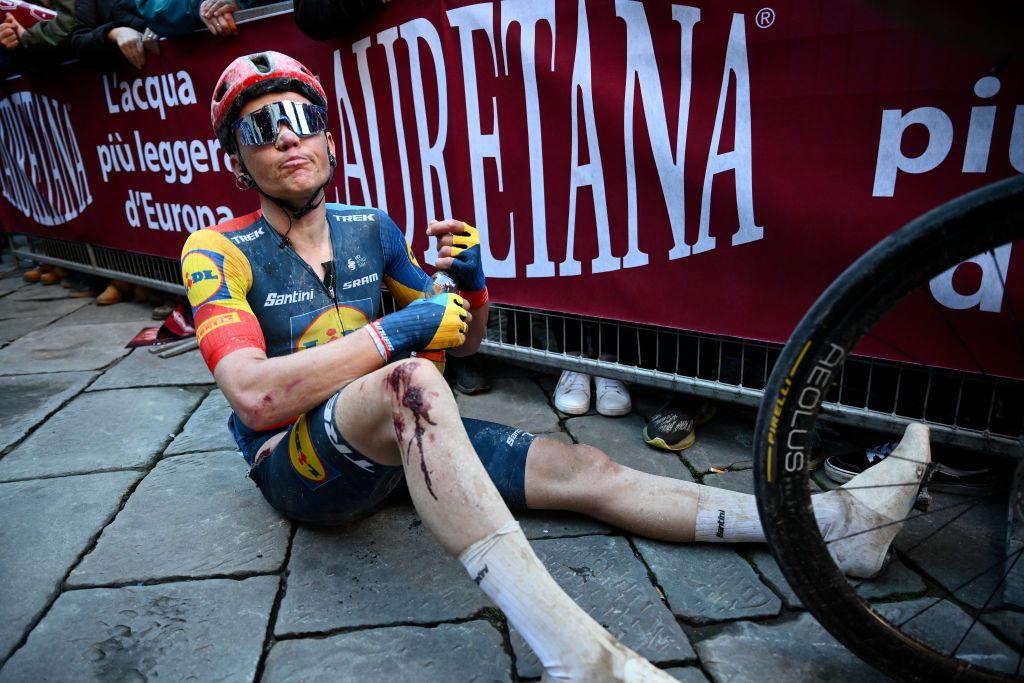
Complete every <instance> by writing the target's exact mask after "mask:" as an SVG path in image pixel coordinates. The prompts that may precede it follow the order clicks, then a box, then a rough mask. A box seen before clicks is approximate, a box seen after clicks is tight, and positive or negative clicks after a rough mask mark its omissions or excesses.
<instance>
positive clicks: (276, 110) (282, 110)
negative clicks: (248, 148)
mask: <svg viewBox="0 0 1024 683" xmlns="http://www.w3.org/2000/svg"><path fill="white" fill-rule="evenodd" d="M282 121H283V122H284V123H285V124H287V126H288V127H289V128H291V129H292V132H293V133H295V134H296V135H298V136H299V137H300V138H308V137H309V136H311V135H316V134H317V133H320V132H322V131H324V130H326V129H327V110H326V109H324V108H323V107H319V106H317V105H315V104H309V103H308V102H295V101H293V100H281V101H280V102H271V103H270V104H268V105H266V106H265V107H261V108H259V109H257V110H256V111H254V112H252V113H251V114H247V115H246V116H243V117H242V118H240V119H238V120H237V121H235V122H234V123H233V124H232V125H231V131H232V132H234V131H236V130H237V131H241V133H242V134H241V143H242V144H243V145H270V144H273V143H274V141H275V140H276V139H277V136H278V134H279V133H280V130H281V122H282Z"/></svg>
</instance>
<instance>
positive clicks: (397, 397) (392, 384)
mask: <svg viewBox="0 0 1024 683" xmlns="http://www.w3.org/2000/svg"><path fill="white" fill-rule="evenodd" d="M415 368H416V366H415V365H412V364H411V363H405V364H401V365H398V366H396V367H395V368H394V369H393V370H391V372H389V373H388V376H387V378H386V380H385V383H386V385H387V388H388V390H389V391H390V392H391V396H392V398H393V399H394V401H395V403H396V404H398V405H401V406H403V407H404V408H407V409H408V410H409V412H411V413H412V418H413V425H412V430H411V434H410V435H409V439H408V441H407V442H406V444H405V447H404V448H403V449H402V454H403V461H404V462H405V465H406V467H408V466H409V458H410V457H412V455H413V454H414V452H417V451H418V452H419V456H420V464H419V469H420V474H422V475H423V483H424V485H425V486H426V487H427V492H429V493H430V495H431V497H433V499H434V500H437V494H436V493H434V487H433V484H432V483H431V481H430V468H429V467H428V465H427V456H426V452H425V451H424V450H423V435H424V434H425V433H426V431H427V425H430V426H432V427H436V426H437V423H436V422H434V421H433V420H431V419H430V405H431V404H430V401H429V400H428V397H427V396H426V395H425V394H424V391H423V389H421V388H420V387H418V386H414V385H413V384H412V383H411V382H410V379H411V377H412V374H413V372H414V371H415ZM433 397H434V398H435V399H436V398H437V397H438V394H437V393H436V392H435V393H434V394H433ZM392 423H393V424H394V425H395V436H396V437H397V439H398V441H399V442H401V441H402V440H403V439H404V438H405V434H406V432H407V431H409V430H407V428H406V424H405V414H404V413H402V412H397V411H396V412H395V414H394V417H393V418H392ZM414 442H415V448H414Z"/></svg>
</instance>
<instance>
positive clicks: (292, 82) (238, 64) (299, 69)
mask: <svg viewBox="0 0 1024 683" xmlns="http://www.w3.org/2000/svg"><path fill="white" fill-rule="evenodd" d="M270 92H297V93H299V94H300V95H302V96H304V97H306V98H307V99H308V100H309V101H310V102H312V103H313V104H318V105H320V106H321V107H323V108H324V109H326V108H327V94H326V93H325V92H324V89H323V86H321V85H320V81H318V80H317V79H316V77H315V76H314V75H313V74H312V72H310V70H309V69H307V68H306V67H304V66H303V65H302V64H300V63H299V62H298V61H296V60H295V59H292V58H291V57H289V56H288V55H285V54H281V53H280V52H271V51H267V52H256V53H254V54H251V55H246V56H244V57H239V58H238V59H236V60H235V61H233V62H231V64H229V65H228V68H226V69H224V73H222V74H221V75H220V79H219V80H218V81H217V87H215V88H214V89H213V100H212V101H211V102H210V121H211V122H212V123H213V130H214V132H215V133H216V134H217V139H218V140H220V144H221V147H222V148H223V149H224V151H225V152H227V153H228V154H232V153H234V152H235V151H236V150H235V141H234V138H233V137H232V135H231V124H232V123H234V122H235V121H236V120H237V119H238V114H239V112H241V111H242V107H244V106H245V103H246V102H249V101H250V100H254V99H256V98H257V97H259V96H261V95H265V94H267V93H270Z"/></svg>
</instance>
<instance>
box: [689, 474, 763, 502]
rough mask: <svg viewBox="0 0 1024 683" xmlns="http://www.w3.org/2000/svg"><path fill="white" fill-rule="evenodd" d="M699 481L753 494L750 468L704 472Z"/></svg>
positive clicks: (752, 477) (752, 479) (752, 476)
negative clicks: (734, 470) (735, 470)
mask: <svg viewBox="0 0 1024 683" xmlns="http://www.w3.org/2000/svg"><path fill="white" fill-rule="evenodd" d="M701 481H703V482H704V484H705V485H706V486H714V487H715V488H718V489H727V490H729V491H736V492H738V493H747V494H749V495H751V496H752V495H754V473H753V471H751V470H742V471H740V472H731V471H725V472H722V473H720V474H718V473H714V472H711V473H708V474H705V475H704V477H703V478H702V479H701Z"/></svg>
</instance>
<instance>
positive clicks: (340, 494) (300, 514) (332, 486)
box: [232, 394, 535, 525]
mask: <svg viewBox="0 0 1024 683" xmlns="http://www.w3.org/2000/svg"><path fill="white" fill-rule="evenodd" d="M338 396H339V394H335V395H334V396H332V397H331V398H329V399H327V400H326V401H324V402H323V403H321V404H320V405H319V406H317V407H315V408H313V409H312V410H310V411H309V412H308V413H306V414H304V415H302V416H301V417H300V418H299V419H298V420H296V421H295V423H294V424H292V426H291V428H290V429H289V430H288V434H287V436H285V437H284V438H283V439H281V441H280V442H279V443H278V444H277V445H276V446H275V447H274V449H273V451H272V452H271V453H270V454H269V455H265V456H263V457H259V456H257V452H258V451H259V448H260V446H262V444H263V443H264V442H266V440H267V439H269V438H271V437H272V436H273V434H271V435H268V436H267V437H266V438H262V439H258V440H254V441H251V442H245V441H244V440H242V439H240V438H239V439H238V440H239V443H240V445H241V446H242V449H243V453H242V454H243V456H244V457H245V459H246V461H247V462H249V463H255V464H254V465H253V466H252V467H251V469H250V470H249V476H250V477H252V479H253V480H254V481H255V482H256V485H257V486H259V488H260V491H261V492H262V493H263V496H264V497H265V498H266V499H267V501H268V502H269V503H270V504H271V505H272V506H273V507H274V508H275V509H276V510H278V511H279V512H281V513H282V514H284V515H285V516H287V517H289V518H291V519H294V520H296V521H299V522H304V523H308V524H319V525H339V524H346V523H348V522H352V521H355V520H357V519H360V518H363V517H366V516H367V515H370V514H372V513H373V512H375V511H377V510H378V509H380V508H381V507H384V506H385V505H387V504H389V503H391V502H392V501H395V500H398V499H401V497H402V496H404V495H407V492H406V488H405V478H404V475H403V472H402V468H401V467H389V466H386V465H381V464H379V463H375V462H373V461H372V460H370V459H369V458H367V457H366V456H364V455H362V454H361V453H359V452H358V451H357V450H355V449H354V448H352V447H351V446H350V445H349V444H348V443H347V442H346V441H345V438H344V436H342V434H341V431H340V430H339V429H338V425H337V423H336V420H335V411H334V405H335V402H336V401H337V399H338ZM462 423H463V425H465V428H466V432H467V433H468V434H469V440H470V442H471V443H472V444H473V449H474V450H475V451H476V453H477V456H478V457H479V458H480V461H481V462H482V463H483V465H484V468H485V469H486V470H487V474H488V475H489V476H490V477H491V480H492V481H493V482H494V484H495V486H496V487H497V489H498V491H499V492H500V493H501V496H502V498H504V500H505V503H506V504H507V505H508V506H509V508H511V509H513V510H517V509H518V510H522V509H526V456H527V452H528V451H529V450H530V445H531V444H532V443H533V440H534V438H535V437H534V435H533V434H530V433H529V432H524V431H523V430H521V429H515V428H514V427H507V426H505V425H502V424H497V423H495V422H487V421H484V420H474V419H471V418H465V417H464V418H462ZM232 429H233V431H235V433H236V438H238V437H239V436H240V435H239V434H238V430H237V428H235V427H234V425H233V424H232Z"/></svg>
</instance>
